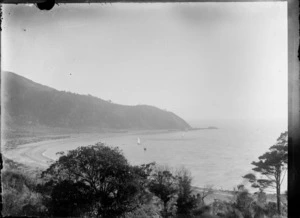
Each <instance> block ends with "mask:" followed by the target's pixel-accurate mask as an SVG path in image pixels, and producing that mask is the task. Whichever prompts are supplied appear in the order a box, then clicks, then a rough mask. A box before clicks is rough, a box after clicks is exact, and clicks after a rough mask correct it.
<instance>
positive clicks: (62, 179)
mask: <svg viewBox="0 0 300 218" xmlns="http://www.w3.org/2000/svg"><path fill="white" fill-rule="evenodd" d="M147 167H148V166H142V167H132V166H130V165H129V164H128V162H127V160H126V159H125V158H124V156H123V155H122V153H121V152H120V150H119V149H118V148H110V147H107V146H104V145H103V144H101V143H98V144H96V145H93V146H88V147H79V148H77V149H75V150H72V151H69V153H68V154H66V155H63V156H61V157H60V158H59V160H58V161H56V162H55V163H54V164H52V165H51V166H50V167H49V168H48V169H47V170H46V171H45V172H43V174H42V176H43V178H45V179H48V182H47V183H45V184H44V187H43V189H40V190H41V191H43V193H44V196H45V200H46V202H47V203H46V204H47V206H48V208H49V211H50V212H52V215H59V216H79V215H80V216H82V215H84V214H88V216H90V217H93V216H95V217H117V216H120V215H122V214H124V213H126V212H130V211H133V210H134V209H136V208H137V207H138V206H139V204H140V193H143V191H144V188H145V186H146V179H147ZM87 203H88V204H87ZM75 206H76V209H77V210H75V211H74V210H73V211H72V208H74V207H75ZM57 207H58V208H59V210H56V208H57Z"/></svg>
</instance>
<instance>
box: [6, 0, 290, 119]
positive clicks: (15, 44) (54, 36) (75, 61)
mask: <svg viewBox="0 0 300 218" xmlns="http://www.w3.org/2000/svg"><path fill="white" fill-rule="evenodd" d="M1 49H2V51H1V52H2V70H5V71H11V72H14V73H17V74H19V75H21V76H24V77H26V78H28V79H31V80H33V81H35V82H38V83H41V84H43V85H47V86H50V87H53V88H55V89H58V90H65V91H71V92H74V93H79V94H91V95H93V96H97V97H99V98H102V99H104V100H111V101H112V102H114V103H119V104H125V105H137V104H146V105H153V106H156V107H158V108H161V109H166V110H168V111H172V112H174V113H176V114H177V115H179V116H181V117H182V118H184V119H186V120H192V119H287V101H288V98H287V89H288V86H287V72H288V71H287V60H288V58H287V3H286V2H250V3H249V2H248V3H237V2H231V3H160V4H158V3H151V4H150V3H146V4H131V3H125V4H124V3H123V4H122V3H114V4H90V5H89V4H78V5H75V4H65V5H60V6H57V5H56V6H55V7H54V8H53V9H52V10H51V11H40V10H38V9H37V8H36V7H35V6H33V5H26V6H21V5H17V6H16V5H9V6H8V5H4V6H3V23H2V48H1Z"/></svg>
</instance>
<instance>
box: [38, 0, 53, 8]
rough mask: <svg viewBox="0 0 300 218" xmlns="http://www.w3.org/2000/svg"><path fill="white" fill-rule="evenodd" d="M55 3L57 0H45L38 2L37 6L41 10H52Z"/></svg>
mask: <svg viewBox="0 0 300 218" xmlns="http://www.w3.org/2000/svg"><path fill="white" fill-rule="evenodd" d="M54 5H55V0H45V1H44V2H42V3H37V4H36V6H37V7H38V8H39V9H40V10H51V9H52V8H53V7H54Z"/></svg>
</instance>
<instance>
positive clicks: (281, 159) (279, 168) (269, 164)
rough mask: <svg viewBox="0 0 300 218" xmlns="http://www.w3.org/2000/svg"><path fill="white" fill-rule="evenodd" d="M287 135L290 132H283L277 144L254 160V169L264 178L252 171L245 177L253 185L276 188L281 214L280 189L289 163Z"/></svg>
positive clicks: (278, 210)
mask: <svg viewBox="0 0 300 218" xmlns="http://www.w3.org/2000/svg"><path fill="white" fill-rule="evenodd" d="M287 137H288V132H284V133H281V134H280V136H279V138H278V139H277V142H276V144H275V145H273V146H271V147H270V148H269V151H268V152H266V153H264V154H263V155H261V156H260V157H259V158H258V159H259V161H257V162H255V161H253V162H252V165H254V166H255V167H254V168H253V169H252V170H254V171H255V172H258V173H260V174H261V175H262V176H263V178H262V179H257V178H256V176H255V175H254V174H252V173H249V174H246V175H245V176H243V178H245V179H248V180H249V182H250V183H252V187H254V188H259V189H260V190H264V189H265V188H267V187H273V188H275V189H276V195H277V212H278V214H281V202H280V189H281V184H282V181H283V179H284V177H285V174H286V165H287V151H288V147H287Z"/></svg>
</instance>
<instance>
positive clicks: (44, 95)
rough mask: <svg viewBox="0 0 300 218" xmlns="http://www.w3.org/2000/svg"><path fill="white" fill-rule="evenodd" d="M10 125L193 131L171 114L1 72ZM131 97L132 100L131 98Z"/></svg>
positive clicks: (151, 107)
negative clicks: (56, 87) (58, 87)
mask: <svg viewBox="0 0 300 218" xmlns="http://www.w3.org/2000/svg"><path fill="white" fill-rule="evenodd" d="M2 85H4V89H3V95H2V97H3V99H2V100H3V101H2V102H3V103H4V111H3V112H4V115H5V118H6V122H7V123H11V124H16V125H25V126H26V125H45V126H49V127H66V128H75V129H81V128H97V129H190V128H191V127H190V126H189V124H188V123H187V122H185V121H184V120H183V119H181V118H180V117H178V116H177V115H175V114H174V113H172V112H168V111H164V110H161V109H158V108H156V107H153V106H147V105H137V106H126V105H119V104H115V103H111V102H108V101H105V100H102V99H100V98H97V97H94V96H91V95H79V94H75V93H70V92H65V91H58V90H55V89H53V88H50V87H47V86H44V85H41V84H38V83H35V82H33V81H31V80H29V79H26V78H24V77H21V76H19V75H17V74H14V73H11V72H2ZM128 97H130V96H128Z"/></svg>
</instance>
